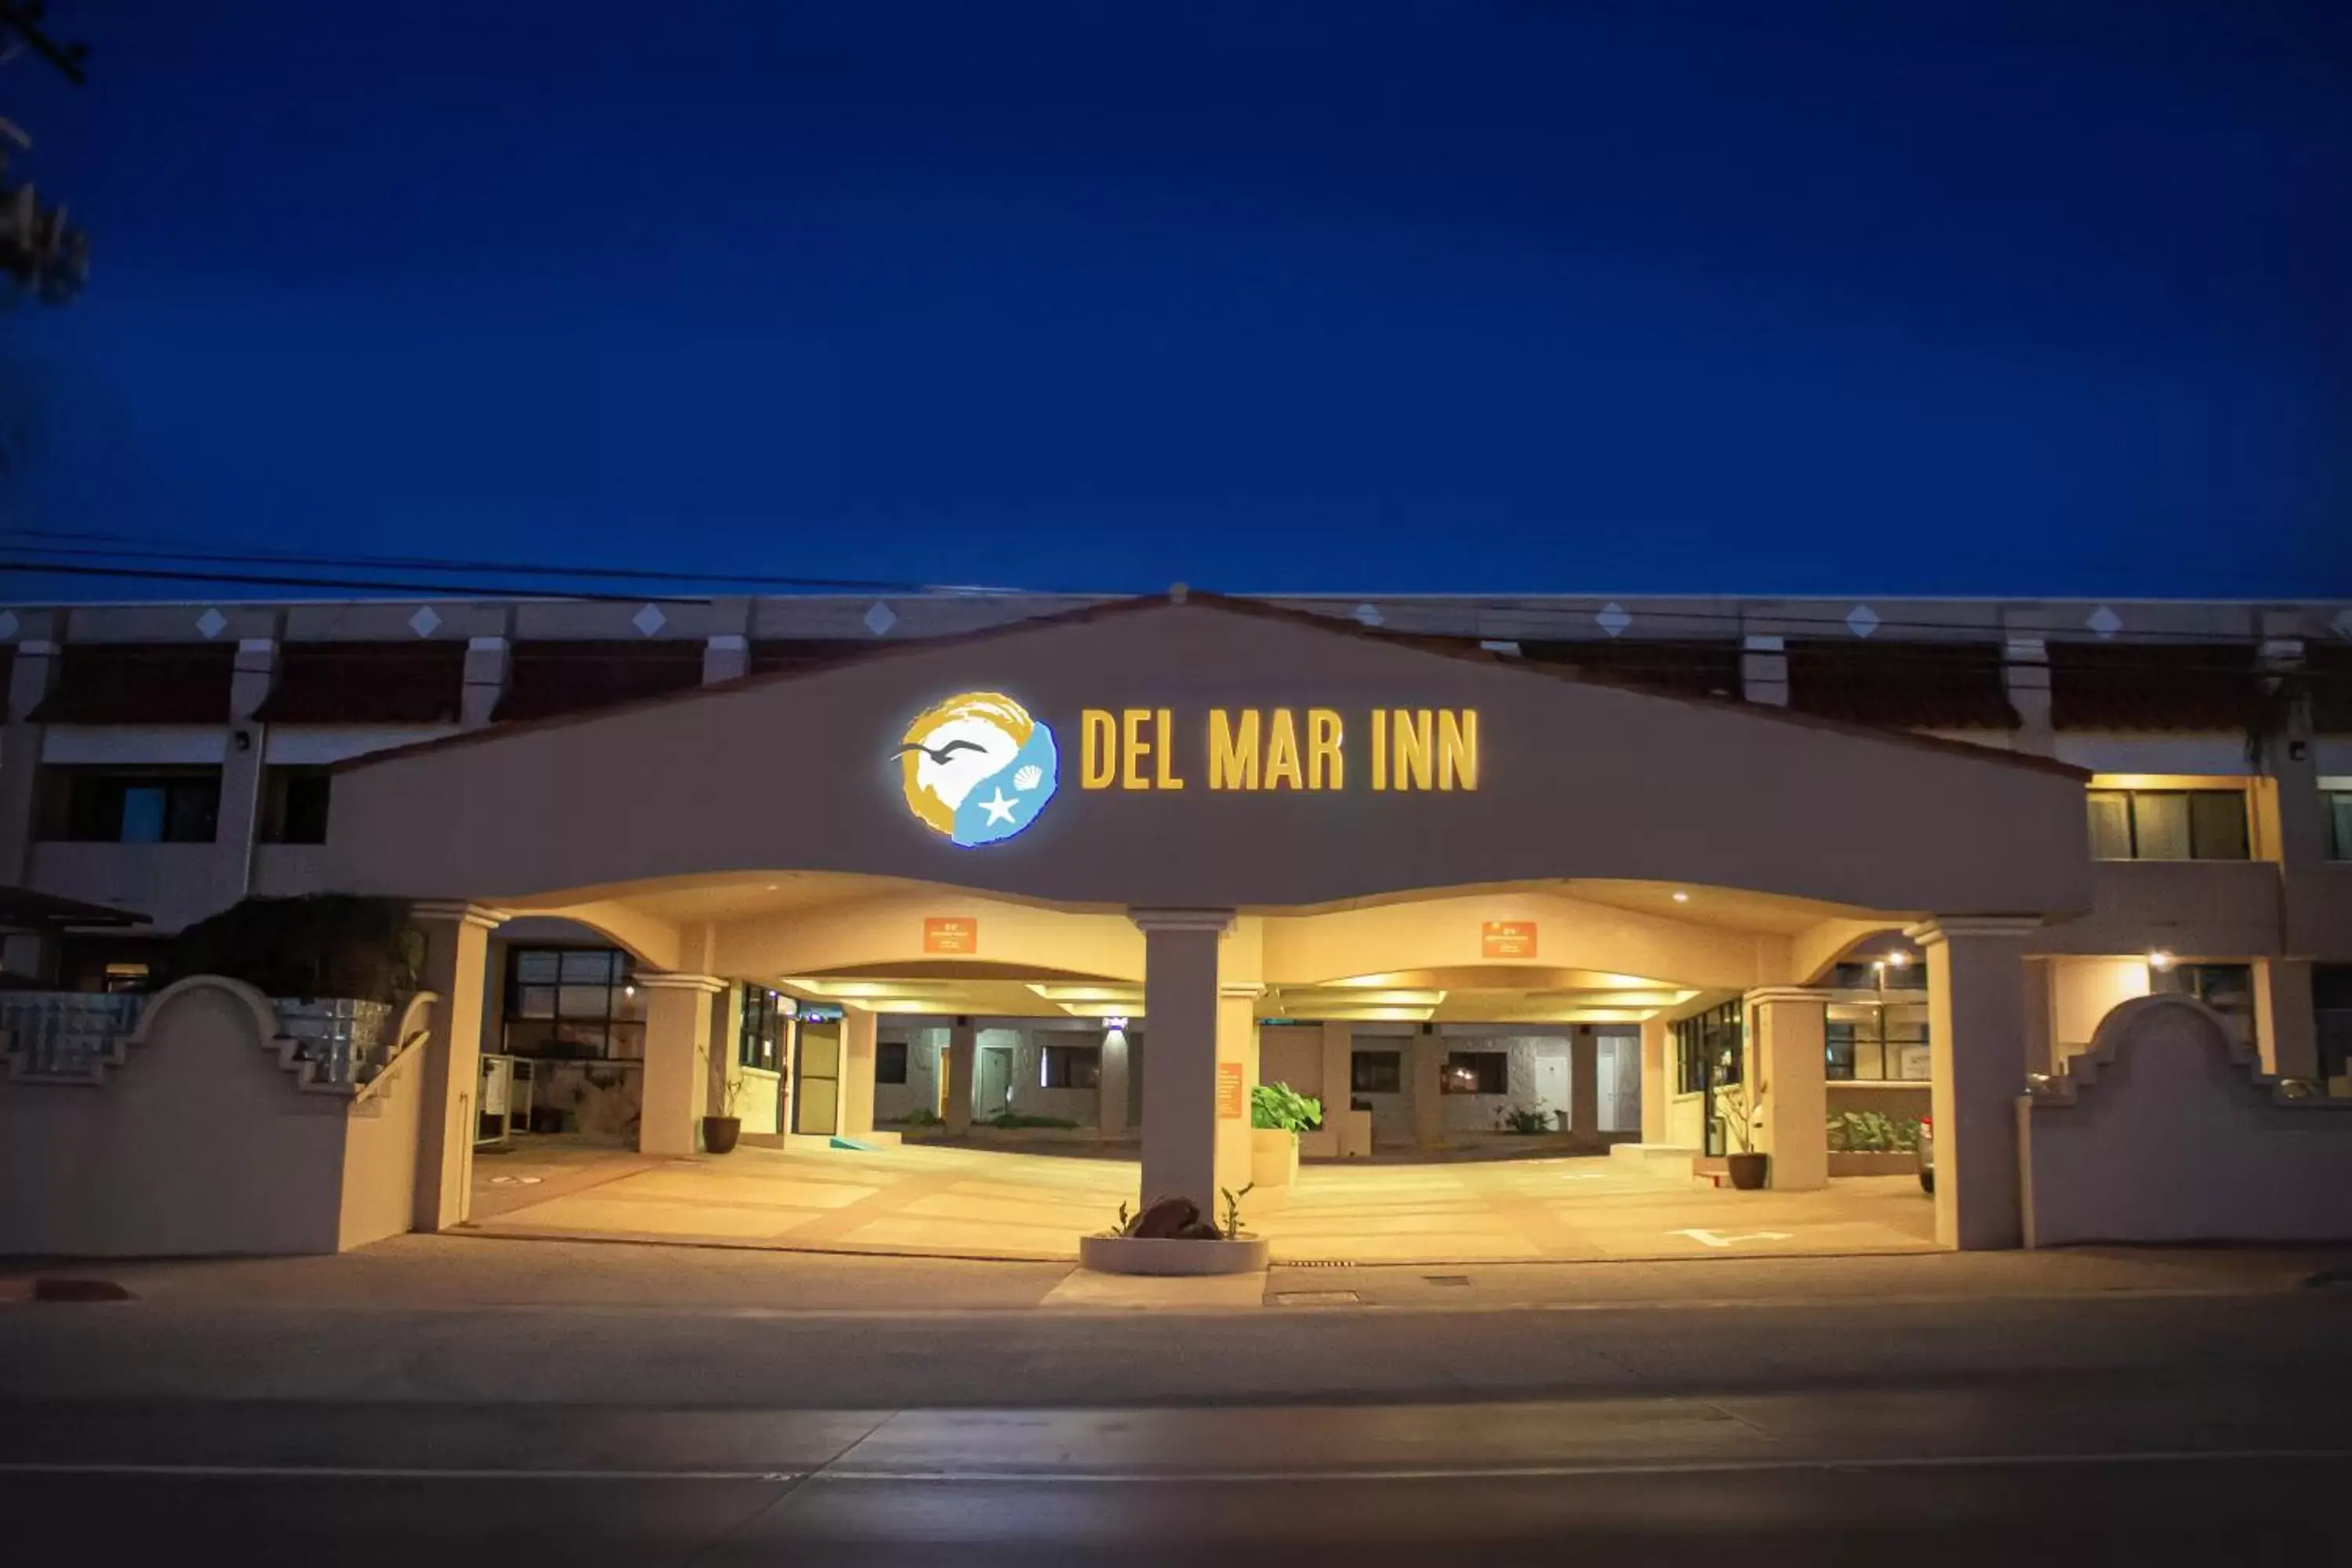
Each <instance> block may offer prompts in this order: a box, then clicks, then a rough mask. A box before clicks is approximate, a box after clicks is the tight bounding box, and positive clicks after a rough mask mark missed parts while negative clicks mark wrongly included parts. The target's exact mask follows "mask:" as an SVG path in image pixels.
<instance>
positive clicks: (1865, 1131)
mask: <svg viewBox="0 0 2352 1568" xmlns="http://www.w3.org/2000/svg"><path fill="white" fill-rule="evenodd" d="M1829 1135H1830V1150H1831V1152H1833V1153H1839V1154H1908V1153H1911V1152H1915V1151H1916V1150H1917V1149H1918V1147H1919V1120H1918V1118H1917V1117H1915V1116H1889V1115H1887V1114H1886V1113H1885V1111H1883V1110H1841V1111H1839V1112H1838V1113H1837V1114H1836V1115H1834V1116H1832V1117H1831V1118H1830V1120H1829Z"/></svg>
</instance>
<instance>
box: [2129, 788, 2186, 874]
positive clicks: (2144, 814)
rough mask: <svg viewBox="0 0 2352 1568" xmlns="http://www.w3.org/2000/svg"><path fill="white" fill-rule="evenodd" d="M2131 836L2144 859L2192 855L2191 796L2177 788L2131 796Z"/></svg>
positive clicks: (2166, 858) (2176, 858)
mask: <svg viewBox="0 0 2352 1568" xmlns="http://www.w3.org/2000/svg"><path fill="white" fill-rule="evenodd" d="M2132 838H2133V845H2134V847H2135V848H2136V849H2137V853H2138V858H2140V859H2142V860H2186V859H2188V858H2189V797H2188V796H2187V795H2181V794H2179V793H2178V792H2174V791H2163V792H2157V791H2142V792H2141V793H2139V794H2137V795H2133V796H2132Z"/></svg>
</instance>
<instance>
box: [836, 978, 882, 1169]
mask: <svg viewBox="0 0 2352 1568" xmlns="http://www.w3.org/2000/svg"><path fill="white" fill-rule="evenodd" d="M881 1021H882V1019H881V1016H880V1015H879V1014H877V1013H876V1012H875V1011H874V1010H873V1009H872V1008H870V1007H852V1006H849V1005H843V1007H842V1009H841V1135H842V1136H843V1137H844V1138H863V1137H865V1136H866V1134H868V1133H870V1132H872V1131H874V1055H875V1047H876V1044H877V1041H876V1039H875V1029H876V1026H877V1025H879V1024H880V1023H881Z"/></svg>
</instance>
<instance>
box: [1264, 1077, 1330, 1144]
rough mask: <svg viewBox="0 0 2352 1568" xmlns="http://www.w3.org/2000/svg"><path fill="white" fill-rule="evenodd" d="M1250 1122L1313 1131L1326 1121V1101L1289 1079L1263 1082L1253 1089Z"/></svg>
mask: <svg viewBox="0 0 2352 1568" xmlns="http://www.w3.org/2000/svg"><path fill="white" fill-rule="evenodd" d="M1250 1125H1251V1126H1252V1127H1256V1128H1262V1129H1265V1130H1266V1131H1283V1132H1311V1131H1314V1130H1315V1129H1316V1128H1318V1127H1320V1126H1322V1125H1323V1102H1322V1101H1321V1100H1310V1099H1308V1098H1307V1096H1306V1095H1303V1094H1301V1093H1299V1092H1298V1091H1297V1089H1293V1088H1291V1087H1290V1086H1289V1085H1288V1084H1286V1083H1262V1084H1260V1085H1258V1086H1257V1087H1256V1088H1255V1089H1251V1090H1250Z"/></svg>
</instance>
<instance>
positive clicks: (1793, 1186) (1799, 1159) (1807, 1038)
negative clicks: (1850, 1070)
mask: <svg viewBox="0 0 2352 1568" xmlns="http://www.w3.org/2000/svg"><path fill="white" fill-rule="evenodd" d="M1748 1002H1749V1004H1750V1005H1752V1006H1753V1008H1754V1009H1755V1014H1754V1016H1755V1019H1756V1049H1755V1050H1754V1051H1753V1052H1752V1053H1750V1055H1751V1056H1752V1058H1753V1060H1752V1061H1751V1062H1750V1064H1749V1070H1750V1071H1751V1073H1753V1074H1754V1075H1755V1078H1754V1081H1755V1082H1756V1083H1758V1084H1759V1085H1760V1086H1761V1088H1762V1091H1763V1096H1764V1119H1763V1122H1764V1124H1763V1130H1762V1138H1761V1140H1760V1142H1759V1143H1758V1145H1757V1146H1758V1147H1759V1149H1760V1150H1762V1151H1763V1152H1765V1153H1768V1154H1769V1155H1771V1156H1772V1167H1771V1176H1772V1185H1773V1186H1774V1187H1775V1188H1776V1189H1780V1190H1782V1191H1787V1192H1811V1191H1814V1190H1816V1189H1818V1188H1821V1187H1825V1186H1827V1185H1829V1181H1830V1154H1829V1146H1830V1145H1829V1067H1828V1063H1827V1061H1826V1059H1825V1058H1824V1049H1825V1045H1826V1033H1827V1028H1828V1016H1829V1010H1828V1008H1827V1006H1826V1005H1824V1004H1823V1003H1822V999H1821V998H1820V997H1819V996H1816V995H1812V994H1809V993H1807V992H1803V991H1794V990H1781V989H1779V988H1774V989H1770V990H1765V991H1751V992H1749V993H1748Z"/></svg>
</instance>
